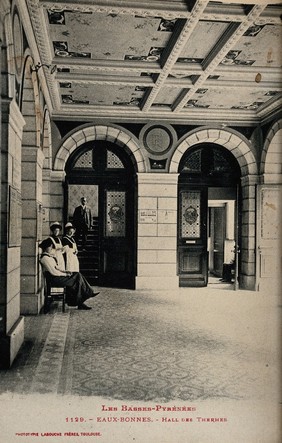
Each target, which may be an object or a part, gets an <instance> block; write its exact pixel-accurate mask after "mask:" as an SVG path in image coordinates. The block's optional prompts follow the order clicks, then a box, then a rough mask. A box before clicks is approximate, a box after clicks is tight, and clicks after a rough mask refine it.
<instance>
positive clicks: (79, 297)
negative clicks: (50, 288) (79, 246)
mask: <svg viewBox="0 0 282 443" xmlns="http://www.w3.org/2000/svg"><path fill="white" fill-rule="evenodd" d="M39 247H40V248H41V249H42V251H43V253H42V255H41V257H40V263H41V265H42V267H43V271H44V274H45V277H46V278H47V279H49V282H50V284H51V285H54V286H56V287H62V288H64V287H66V288H67V289H68V291H67V300H66V302H67V304H68V305H70V306H77V308H78V309H84V310H87V309H91V307H90V306H87V305H86V304H84V302H85V300H87V299H88V298H93V297H95V296H96V295H98V294H99V292H94V291H93V289H92V288H91V286H90V285H89V283H88V281H87V280H86V279H85V278H84V277H83V275H82V274H81V273H80V272H70V271H65V270H64V269H60V268H59V266H58V264H57V259H56V257H55V255H54V252H53V249H54V244H53V242H52V240H51V239H50V238H46V240H43V241H42V242H41V243H40V245H39Z"/></svg>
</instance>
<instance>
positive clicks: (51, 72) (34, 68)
mask: <svg viewBox="0 0 282 443" xmlns="http://www.w3.org/2000/svg"><path fill="white" fill-rule="evenodd" d="M43 66H45V67H46V68H48V69H50V68H51V69H50V74H54V72H55V71H56V69H57V65H53V66H52V65H47V64H46V63H42V64H41V63H40V62H39V63H37V65H33V66H31V67H30V72H38V71H39V69H40V68H42V67H43Z"/></svg>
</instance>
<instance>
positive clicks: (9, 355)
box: [0, 317, 24, 368]
mask: <svg viewBox="0 0 282 443" xmlns="http://www.w3.org/2000/svg"><path fill="white" fill-rule="evenodd" d="M23 341H24V317H19V319H18V320H17V321H16V323H15V324H14V326H13V327H12V328H11V329H10V331H9V332H8V334H7V335H6V336H4V337H0V354H1V357H2V358H1V363H0V365H1V367H3V368H10V367H11V366H12V363H13V361H14V359H15V358H16V355H17V353H18V352H19V349H20V347H21V346H22V344H23Z"/></svg>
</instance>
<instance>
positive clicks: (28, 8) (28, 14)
mask: <svg viewBox="0 0 282 443" xmlns="http://www.w3.org/2000/svg"><path fill="white" fill-rule="evenodd" d="M17 7H18V11H19V15H20V18H21V21H22V25H23V28H24V31H25V34H26V37H27V41H28V44H29V47H30V51H31V54H32V57H33V60H34V62H35V64H36V63H38V62H40V63H43V61H42V58H41V54H40V51H41V49H42V48H41V47H38V46H37V43H36V39H35V35H34V19H36V17H37V16H38V1H37V0H26V1H23V0H17ZM36 29H37V31H36V32H37V33H38V27H37V28H36ZM43 46H44V45H43ZM38 75H40V79H41V84H42V91H43V94H44V98H45V101H46V104H47V106H48V108H49V110H50V112H51V111H52V110H53V108H54V107H53V104H52V99H51V97H50V94H49V89H48V87H47V82H46V78H45V75H48V74H47V73H46V72H45V73H43V72H40V73H38Z"/></svg>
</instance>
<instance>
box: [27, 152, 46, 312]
mask: <svg viewBox="0 0 282 443" xmlns="http://www.w3.org/2000/svg"><path fill="white" fill-rule="evenodd" d="M22 151H23V152H22V202H23V217H22V223H23V226H22V251H21V312H22V314H38V313H39V311H40V309H41V307H42V297H41V295H42V280H41V278H40V272H39V264H38V260H39V257H38V240H39V239H41V237H42V234H41V231H42V220H41V218H42V213H41V210H42V166H43V159H44V156H43V152H42V151H41V149H39V148H38V147H37V146H24V147H23V150H22Z"/></svg>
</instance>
